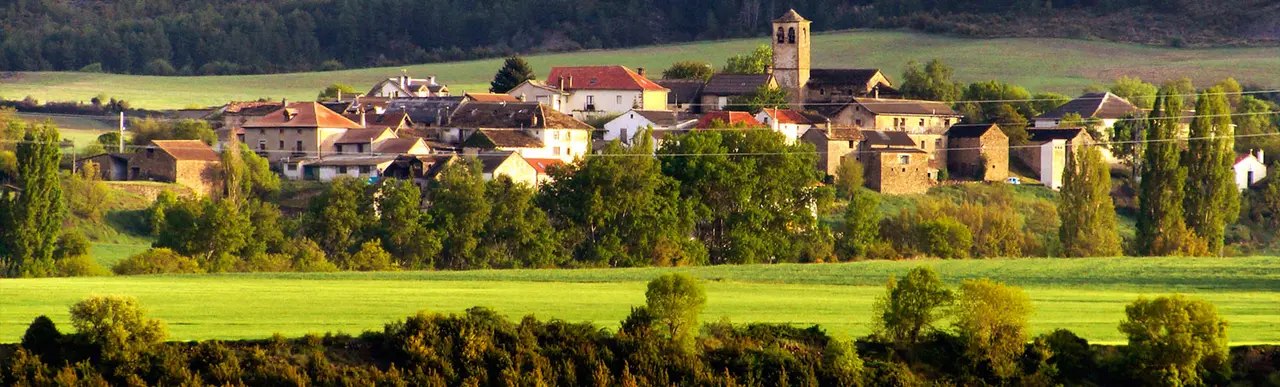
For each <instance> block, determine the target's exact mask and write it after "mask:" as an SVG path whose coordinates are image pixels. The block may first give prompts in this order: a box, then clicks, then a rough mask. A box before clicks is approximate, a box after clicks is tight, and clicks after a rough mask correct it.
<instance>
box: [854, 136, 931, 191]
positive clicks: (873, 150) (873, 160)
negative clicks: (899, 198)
mask: <svg viewBox="0 0 1280 387" xmlns="http://www.w3.org/2000/svg"><path fill="white" fill-rule="evenodd" d="M860 134H861V136H862V141H861V142H859V144H858V153H856V155H857V156H855V157H856V159H857V160H859V161H862V165H863V174H864V176H865V177H866V182H865V184H866V186H867V188H871V189H873V190H875V191H877V192H880V193H885V194H891V195H900V194H916V193H924V192H925V191H928V190H929V187H931V186H933V183H934V177H933V176H932V173H933V172H932V171H933V168H931V167H930V165H929V154H928V153H926V152H925V151H924V150H921V149H920V148H917V147H916V143H915V141H914V140H912V139H911V137H910V136H908V135H907V133H906V132H897V131H873V130H863V131H861V133H860Z"/></svg>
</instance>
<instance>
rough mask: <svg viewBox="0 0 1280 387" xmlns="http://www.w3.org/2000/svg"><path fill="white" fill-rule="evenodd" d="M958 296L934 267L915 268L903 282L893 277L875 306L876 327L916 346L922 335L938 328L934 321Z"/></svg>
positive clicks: (888, 335) (898, 341) (893, 337)
mask: <svg viewBox="0 0 1280 387" xmlns="http://www.w3.org/2000/svg"><path fill="white" fill-rule="evenodd" d="M954 299H955V296H954V294H953V293H952V292H951V290H950V289H947V286H946V284H943V283H942V280H941V279H939V278H938V273H936V272H934V271H933V269H931V268H928V267H924V266H920V267H916V268H914V269H911V271H910V272H907V276H906V277H904V278H903V279H902V282H901V283H899V282H897V281H896V280H895V279H894V278H893V277H889V283H888V284H886V285H885V293H884V295H882V296H881V297H880V298H879V299H877V300H876V303H875V306H874V307H873V310H872V314H873V315H874V316H875V325H876V329H877V331H878V332H879V333H881V334H883V335H885V336H887V337H888V338H889V339H890V340H892V341H893V342H894V343H896V344H898V345H899V346H903V347H908V348H909V347H912V346H914V345H915V344H916V343H919V342H920V337H921V335H923V334H925V333H928V332H929V331H932V330H934V329H936V328H935V327H934V324H935V323H937V322H938V321H939V320H941V319H942V318H943V317H945V316H946V308H947V307H948V306H950V305H951V303H952V302H953V301H954Z"/></svg>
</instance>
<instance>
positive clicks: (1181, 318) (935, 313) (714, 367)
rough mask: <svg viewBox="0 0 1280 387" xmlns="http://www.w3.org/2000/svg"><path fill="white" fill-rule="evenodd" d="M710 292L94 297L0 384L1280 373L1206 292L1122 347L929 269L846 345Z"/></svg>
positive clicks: (1172, 301) (1057, 380)
mask: <svg viewBox="0 0 1280 387" xmlns="http://www.w3.org/2000/svg"><path fill="white" fill-rule="evenodd" d="M711 301H712V300H708V298H707V296H706V293H705V291H704V289H703V287H702V284H701V283H699V281H698V280H696V279H694V278H692V277H689V276H687V275H684V274H663V275H661V276H659V277H657V278H655V279H653V280H652V281H650V282H649V283H648V285H647V286H646V291H645V302H644V304H643V305H639V306H636V307H633V308H632V309H631V312H630V313H629V314H628V315H627V316H626V318H625V319H623V320H622V321H621V323H620V326H619V328H617V329H616V331H614V332H611V331H610V330H607V329H602V328H600V327H598V326H595V325H593V324H591V323H574V322H566V321H561V320H554V319H553V320H545V321H543V320H538V319H537V318H534V317H533V316H526V317H524V318H523V319H521V320H520V321H518V322H513V321H511V320H508V319H507V318H506V317H505V316H503V315H500V314H498V313H497V312H496V311H493V310H490V309H487V308H483V307H475V308H471V309H468V310H466V311H465V312H464V313H460V314H449V315H446V314H442V313H436V312H427V311H423V312H419V313H417V314H415V315H412V316H409V317H407V318H405V319H403V320H400V321H395V322H391V323H388V324H386V325H385V327H384V328H383V329H382V330H380V331H366V332H364V333H362V334H361V335H360V336H358V337H351V336H347V335H342V334H336V335H335V334H325V335H323V336H321V335H319V334H308V335H307V336H305V337H302V338H296V339H287V338H285V337H283V336H281V335H278V334H277V335H275V336H273V337H272V338H270V339H266V340H251V341H239V342H222V341H218V340H206V341H203V342H190V343H186V342H183V343H179V342H167V341H166V340H168V339H169V336H168V332H167V329H166V328H165V325H164V323H163V322H162V321H160V320H157V319H154V318H151V317H148V316H147V313H146V310H145V309H144V308H143V307H142V306H141V305H139V304H138V302H137V301H136V300H134V299H133V298H128V297H119V296H105V297H104V296H99V297H91V298H87V299H85V300H83V301H80V302H78V303H76V304H74V305H72V306H71V308H70V323H71V325H72V326H73V327H74V328H75V331H74V332H63V331H61V330H60V329H59V327H58V326H57V325H56V324H55V323H54V322H53V321H52V320H51V319H49V318H48V317H45V316H40V317H38V318H36V319H35V320H34V321H33V322H32V323H31V325H30V326H29V328H28V329H27V331H26V333H25V334H24V335H23V336H22V340H21V344H18V345H12V346H9V348H8V350H4V351H0V383H3V384H5V385H16V386H54V385H59V386H62V385H187V386H202V385H278V384H290V385H426V386H445V385H530V386H535V385H566V386H568V385H593V386H608V385H622V386H665V385H690V386H786V385H801V386H818V385H824V386H862V385H868V386H881V385H902V386H918V385H936V384H948V385H1027V386H1053V385H1139V384H1140V385H1169V386H1174V385H1179V386H1201V385H1223V384H1229V383H1236V384H1250V383H1254V384H1256V383H1263V382H1265V381H1266V380H1273V381H1274V380H1275V378H1276V377H1278V376H1280V374H1277V372H1276V371H1275V368H1274V364H1270V363H1269V361H1268V360H1267V359H1268V356H1275V354H1276V353H1275V349H1274V348H1270V347H1266V346H1257V347H1241V348H1237V349H1236V351H1235V352H1237V353H1236V354H1234V356H1233V354H1232V353H1231V351H1230V350H1229V349H1228V347H1227V343H1228V338H1227V334H1226V330H1225V328H1226V325H1227V322H1226V321H1225V320H1223V319H1222V318H1220V317H1219V316H1218V313H1217V310H1216V308H1215V307H1214V306H1213V304H1210V303H1208V302H1206V301H1204V300H1200V299H1195V298H1189V297H1185V296H1181V295H1170V296H1161V297H1156V298H1139V299H1137V300H1135V301H1134V302H1132V303H1130V304H1129V305H1128V306H1126V307H1125V318H1124V319H1123V320H1122V321H1121V322H1120V324H1119V325H1118V329H1119V331H1120V332H1121V333H1123V334H1124V336H1125V337H1126V338H1127V340H1128V345H1125V346H1122V347H1107V346H1098V345H1091V344H1090V343H1089V342H1088V341H1087V340H1085V339H1084V338H1081V337H1079V336H1077V335H1075V334H1073V333H1072V332H1070V331H1068V330H1065V329H1058V330H1055V331H1053V332H1051V333H1046V334H1041V335H1037V336H1034V337H1032V336H1031V334H1030V332H1029V328H1028V326H1027V319H1028V317H1029V316H1030V313H1031V312H1032V307H1031V304H1030V301H1029V299H1028V297H1027V295H1026V293H1025V292H1024V291H1023V290H1022V289H1020V288H1018V287H1016V286H1011V285H1007V284H1003V283H1000V282H996V281H992V280H989V279H977V280H965V281H963V282H961V283H960V284H959V286H958V287H952V286H949V285H948V284H947V283H946V282H944V281H942V279H941V278H940V277H939V276H938V274H937V273H935V272H934V271H933V270H931V269H929V268H927V267H919V268H915V269H913V270H911V271H910V272H909V273H907V275H906V276H905V277H903V278H902V279H901V280H896V279H893V278H890V279H889V281H888V283H887V284H886V288H885V292H884V293H883V294H882V295H881V296H880V297H879V299H878V301H877V302H876V303H875V304H874V306H873V307H872V309H871V310H870V311H868V312H869V317H870V319H871V321H872V325H873V327H874V328H873V329H874V332H873V333H872V334H871V335H868V336H865V337H862V338H857V339H856V340H846V339H842V338H837V337H833V336H831V335H829V334H827V333H826V332H824V331H823V330H822V328H821V327H820V326H816V325H815V326H812V327H808V328H799V327H794V326H790V325H785V324H762V323H747V324H734V323H731V322H729V321H728V320H727V319H721V320H719V321H716V322H707V323H703V322H701V321H700V320H701V318H702V315H703V310H704V309H705V306H706V305H707V303H708V302H711Z"/></svg>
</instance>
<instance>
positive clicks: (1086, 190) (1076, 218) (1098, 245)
mask: <svg viewBox="0 0 1280 387" xmlns="http://www.w3.org/2000/svg"><path fill="white" fill-rule="evenodd" d="M1070 155H1071V156H1070V157H1067V170H1066V171H1065V172H1063V174H1062V175H1063V183H1062V195H1060V196H1058V216H1059V217H1060V218H1061V219H1062V224H1061V225H1060V226H1059V228H1058V238H1059V239H1060V240H1061V241H1062V254H1063V255H1065V256H1068V257H1106V256H1115V255H1120V234H1119V230H1118V229H1117V228H1116V208H1115V204H1113V203H1112V202H1111V172H1110V171H1108V170H1107V164H1106V163H1105V162H1103V161H1102V153H1101V152H1098V149H1097V148H1094V147H1091V146H1082V147H1076V148H1073V149H1071V151H1070Z"/></svg>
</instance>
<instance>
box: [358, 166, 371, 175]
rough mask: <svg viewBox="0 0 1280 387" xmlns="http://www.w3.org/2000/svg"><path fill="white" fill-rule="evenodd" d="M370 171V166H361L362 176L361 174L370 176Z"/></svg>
mask: <svg viewBox="0 0 1280 387" xmlns="http://www.w3.org/2000/svg"><path fill="white" fill-rule="evenodd" d="M369 170H370V168H369V166H368V165H361V166H360V174H361V175H368V174H369Z"/></svg>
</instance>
